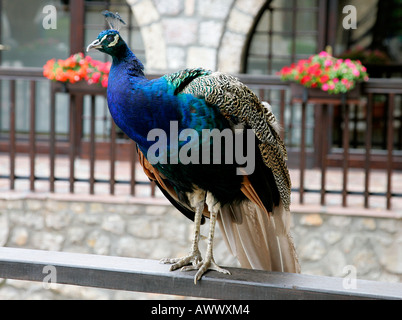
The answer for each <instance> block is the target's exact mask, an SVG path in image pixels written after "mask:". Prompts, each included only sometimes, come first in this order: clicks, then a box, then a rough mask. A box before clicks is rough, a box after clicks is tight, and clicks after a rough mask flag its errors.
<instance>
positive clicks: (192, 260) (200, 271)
mask: <svg viewBox="0 0 402 320" xmlns="http://www.w3.org/2000/svg"><path fill="white" fill-rule="evenodd" d="M160 263H164V264H172V266H171V267H170V269H169V270H170V271H174V270H177V269H179V268H181V269H180V271H193V270H197V273H196V274H195V276H194V284H197V281H198V280H200V279H201V278H202V276H203V275H204V274H205V273H206V272H207V271H208V270H214V271H218V272H220V273H223V274H230V272H229V271H228V270H226V269H223V268H221V267H220V266H218V265H217V264H216V263H215V261H214V259H213V258H210V259H207V260H205V261H203V260H202V258H201V254H200V253H199V252H196V253H192V254H189V255H188V256H185V257H183V258H173V259H169V258H166V259H162V260H160Z"/></svg>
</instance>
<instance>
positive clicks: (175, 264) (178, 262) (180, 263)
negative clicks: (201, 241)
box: [159, 250, 202, 271]
mask: <svg viewBox="0 0 402 320" xmlns="http://www.w3.org/2000/svg"><path fill="white" fill-rule="evenodd" d="M201 261H202V257H201V253H200V251H199V250H197V251H194V252H191V253H190V254H189V255H188V256H185V257H183V258H172V259H171V258H165V259H162V260H160V261H159V262H160V263H164V264H171V265H172V266H171V267H170V269H169V270H170V271H174V270H177V269H179V268H182V267H183V268H182V270H181V271H184V270H185V269H184V267H185V266H187V265H189V264H191V265H192V266H197V265H198V264H199V263H200V262H201Z"/></svg>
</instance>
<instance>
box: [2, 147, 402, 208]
mask: <svg viewBox="0 0 402 320" xmlns="http://www.w3.org/2000/svg"><path fill="white" fill-rule="evenodd" d="M95 168H96V171H95V172H96V174H95V175H96V178H97V179H105V180H107V179H109V177H110V168H109V162H108V161H97V162H96V167H95ZM75 169H76V178H77V179H88V177H89V162H88V161H87V160H84V159H77V160H76V163H75ZM8 172H9V158H8V156H7V154H2V155H0V176H1V175H7V174H8ZM129 172H130V167H129V164H128V163H126V162H117V163H116V179H117V180H128V176H129ZM290 173H291V178H292V182H293V187H294V188H298V187H299V170H296V169H291V170H290ZM35 174H36V176H38V177H46V176H48V175H49V159H48V157H46V156H37V158H36V171H35ZM16 175H17V176H25V177H28V176H29V158H28V157H27V156H24V155H18V156H17V160H16ZM68 175H69V160H68V158H67V157H59V158H57V159H56V176H57V177H60V178H67V177H68ZM136 178H137V180H139V181H147V178H146V177H145V175H144V174H143V172H142V170H141V168H140V167H138V170H137V174H136ZM386 179H387V177H386V173H385V172H384V171H380V170H378V171H377V170H374V171H372V173H371V177H370V191H371V192H383V193H385V191H386V187H387V185H386V181H387V180H386ZM306 186H307V187H308V188H309V189H316V190H320V188H321V172H320V170H318V169H312V170H307V171H306ZM55 187H56V194H57V195H58V196H61V197H63V196H65V197H69V196H71V195H70V194H69V184H68V182H63V181H58V182H56V185H55ZM341 187H342V170H341V169H330V170H328V173H327V188H328V189H329V190H341ZM348 187H349V189H350V190H352V191H360V192H361V191H363V190H364V171H363V170H360V169H351V170H350V171H349V178H348ZM35 188H36V192H35V193H34V194H32V193H30V192H29V181H28V180H26V179H18V180H16V183H15V190H16V191H15V192H10V190H9V181H8V180H7V179H0V194H1V195H3V196H5V195H10V194H11V195H12V194H14V195H15V194H21V193H22V194H26V193H28V194H30V196H35V195H37V196H41V195H43V194H48V192H49V182H48V181H36V182H35ZM392 192H393V193H399V194H402V172H400V171H395V172H394V174H393V176H392ZM95 193H96V195H97V196H99V197H100V199H101V200H103V201H106V200H107V201H119V199H125V200H126V199H127V197H128V195H129V194H130V190H129V186H128V185H126V184H121V185H119V184H117V185H116V189H115V194H116V196H115V197H109V196H108V194H109V185H108V184H106V183H97V184H96V185H95ZM74 196H76V197H81V198H83V197H84V198H85V197H89V184H88V183H84V182H76V183H75V195H74ZM149 196H150V188H149V186H146V185H145V186H144V185H137V187H136V198H137V199H142V200H144V199H147V201H149V200H151V199H149ZM326 199H327V205H326V206H325V207H322V206H320V194H319V193H306V194H305V205H303V206H300V205H299V204H298V202H299V194H298V193H297V192H293V194H292V203H293V205H292V210H293V211H304V212H306V211H317V210H318V211H327V212H336V213H339V214H363V215H366V214H368V215H371V214H374V215H377V214H378V215H385V216H387V215H393V216H395V215H397V216H402V197H400V198H398V197H394V198H393V199H392V208H393V210H392V211H391V212H389V211H388V212H387V211H386V199H385V197H380V196H372V197H370V206H371V210H369V211H366V210H363V203H364V198H363V196H355V195H353V196H349V197H348V208H347V209H345V208H342V207H341V201H342V198H341V195H338V194H335V195H333V194H328V195H327V198H326ZM153 201H157V202H164V199H163V195H162V194H161V193H159V192H157V193H156V199H154V200H153Z"/></svg>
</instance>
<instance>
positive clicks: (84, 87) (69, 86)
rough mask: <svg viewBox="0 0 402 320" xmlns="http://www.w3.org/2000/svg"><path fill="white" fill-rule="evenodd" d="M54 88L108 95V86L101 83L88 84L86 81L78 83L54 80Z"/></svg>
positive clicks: (68, 91)
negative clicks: (104, 86)
mask: <svg viewBox="0 0 402 320" xmlns="http://www.w3.org/2000/svg"><path fill="white" fill-rule="evenodd" d="M52 87H53V90H54V91H56V92H65V93H70V94H90V95H106V88H103V87H102V86H100V85H99V84H88V83H87V82H85V81H80V82H76V83H69V82H61V81H52Z"/></svg>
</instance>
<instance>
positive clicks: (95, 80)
mask: <svg viewBox="0 0 402 320" xmlns="http://www.w3.org/2000/svg"><path fill="white" fill-rule="evenodd" d="M100 77H101V74H100V72H95V73H94V74H93V75H92V81H93V82H94V83H98V82H99V79H100Z"/></svg>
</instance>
